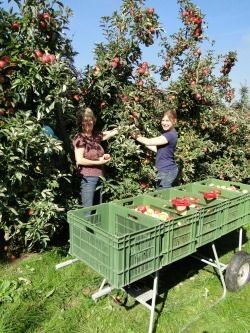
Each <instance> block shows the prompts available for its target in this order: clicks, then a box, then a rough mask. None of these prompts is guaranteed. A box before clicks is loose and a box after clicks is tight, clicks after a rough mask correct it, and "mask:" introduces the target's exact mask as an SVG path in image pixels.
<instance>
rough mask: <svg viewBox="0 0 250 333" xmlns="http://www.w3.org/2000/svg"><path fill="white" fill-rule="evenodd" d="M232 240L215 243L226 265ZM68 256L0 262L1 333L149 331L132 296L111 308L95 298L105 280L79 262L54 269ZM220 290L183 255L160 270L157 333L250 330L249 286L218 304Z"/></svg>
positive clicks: (61, 251) (208, 271)
mask: <svg viewBox="0 0 250 333" xmlns="http://www.w3.org/2000/svg"><path fill="white" fill-rule="evenodd" d="M249 238H250V227H248V229H246V235H245V241H244V247H243V249H244V250H246V251H248V252H249V253H250V241H248V240H247V239H249ZM237 241H238V234H237V232H234V233H231V234H229V235H227V236H225V237H223V238H222V239H221V240H218V241H217V242H216V247H217V250H218V253H219V256H220V260H221V261H222V262H225V263H227V262H228V261H229V260H230V258H231V257H232V255H233V253H234V250H235V249H236V248H237ZM203 250H204V251H205V252H206V251H208V250H210V247H204V248H203ZM67 259H69V257H68V256H67V251H66V248H63V247H61V248H53V249H51V250H50V251H47V252H44V253H36V254H31V255H26V256H23V257H21V258H20V259H16V260H15V261H13V262H11V263H4V262H2V263H1V264H0V283H1V282H2V284H0V332H1V333H31V332H32V333H52V332H53V333H69V332H70V333H85V332H86V333H124V332H126V333H135V332H136V333H145V332H147V331H148V324H149V311H148V310H147V309H146V308H145V307H144V306H142V305H140V304H138V303H136V302H135V301H134V299H132V298H129V300H128V304H127V305H126V307H121V306H118V305H116V304H115V303H114V301H113V299H112V298H111V297H110V295H109V296H106V297H103V298H101V299H99V300H98V302H97V303H94V302H93V301H92V298H91V294H92V293H93V292H94V291H96V290H97V289H98V288H99V286H100V283H101V281H102V277H100V276H99V275H98V274H97V273H95V272H94V271H93V270H91V269H90V268H89V267H87V266H86V265H85V264H83V263H82V262H77V263H74V264H73V265H70V266H68V267H65V268H63V269H61V270H58V271H56V270H55V265H56V264H58V263H60V262H63V261H66V260H67ZM144 282H145V283H147V282H149V278H147V279H144ZM6 283H8V284H9V285H8V287H6V288H4V285H5V286H6ZM1 286H2V288H1ZM222 291H223V289H222V287H221V284H220V280H219V278H218V276H217V275H216V274H215V272H214V270H213V268H212V267H211V266H207V265H205V264H203V263H201V262H200V261H196V260H195V259H193V258H191V257H187V258H185V259H183V260H180V261H178V262H176V263H173V264H172V265H168V266H166V267H165V268H164V269H162V270H161V271H160V278H159V296H160V297H159V299H158V302H157V310H158V312H159V314H158V316H157V317H156V323H155V328H156V333H163V332H164V333H181V332H185V333H224V332H227V333H248V332H250V316H249V308H250V284H248V285H246V286H245V287H244V288H243V289H241V290H240V291H239V292H237V293H230V292H228V293H227V296H226V298H225V299H223V300H221V301H219V302H218V300H219V299H220V297H221V295H222ZM1 300H2V303H1Z"/></svg>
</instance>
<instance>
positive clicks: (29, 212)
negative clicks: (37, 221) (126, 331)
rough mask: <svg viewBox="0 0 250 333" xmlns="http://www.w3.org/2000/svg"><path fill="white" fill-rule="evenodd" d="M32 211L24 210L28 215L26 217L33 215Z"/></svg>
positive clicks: (30, 209) (29, 209)
mask: <svg viewBox="0 0 250 333" xmlns="http://www.w3.org/2000/svg"><path fill="white" fill-rule="evenodd" d="M33 213H34V212H33V209H32V208H28V209H27V210H26V214H27V215H28V216H31V215H33Z"/></svg>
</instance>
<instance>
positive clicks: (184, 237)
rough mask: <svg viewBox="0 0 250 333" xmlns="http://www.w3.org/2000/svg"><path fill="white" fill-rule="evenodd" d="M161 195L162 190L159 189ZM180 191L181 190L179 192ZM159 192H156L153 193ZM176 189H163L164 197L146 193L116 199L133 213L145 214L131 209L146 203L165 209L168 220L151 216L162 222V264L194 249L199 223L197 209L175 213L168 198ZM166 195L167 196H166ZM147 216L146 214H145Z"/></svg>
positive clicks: (154, 219) (175, 192) (174, 194)
mask: <svg viewBox="0 0 250 333" xmlns="http://www.w3.org/2000/svg"><path fill="white" fill-rule="evenodd" d="M160 192H161V195H162V194H163V191H160ZM181 193H182V192H181ZM156 194H159V193H158V192H157V193H155V194H154V195H156ZM178 194H179V192H178V191H174V190H172V189H167V190H164V195H163V196H164V198H162V197H155V196H154V195H153V196H151V193H148V194H147V195H141V196H137V197H133V198H128V199H123V200H119V201H116V203H117V204H118V205H121V206H123V207H127V208H128V209H129V210H131V211H132V212H133V214H135V215H141V216H147V215H144V214H142V213H139V212H136V211H134V210H133V209H134V208H135V207H137V206H140V205H148V206H150V208H152V209H157V210H161V211H165V212H167V213H169V214H170V216H171V217H172V219H171V220H170V221H164V222H163V221H161V220H157V218H154V217H151V219H152V221H155V222H153V223H162V224H163V226H164V234H163V237H162V246H161V249H162V266H165V265H167V264H169V263H172V262H174V261H177V260H179V259H181V258H183V257H185V256H187V255H189V254H192V253H194V252H195V251H196V245H197V242H196V233H197V227H198V225H199V211H198V210H194V211H192V210H191V209H190V210H189V211H188V213H187V214H186V215H185V216H181V215H178V214H176V211H175V209H174V208H173V207H172V204H171V203H170V201H169V199H170V198H171V197H172V198H174V197H176V196H177V195H178ZM166 197H167V198H166ZM147 217H148V216H147Z"/></svg>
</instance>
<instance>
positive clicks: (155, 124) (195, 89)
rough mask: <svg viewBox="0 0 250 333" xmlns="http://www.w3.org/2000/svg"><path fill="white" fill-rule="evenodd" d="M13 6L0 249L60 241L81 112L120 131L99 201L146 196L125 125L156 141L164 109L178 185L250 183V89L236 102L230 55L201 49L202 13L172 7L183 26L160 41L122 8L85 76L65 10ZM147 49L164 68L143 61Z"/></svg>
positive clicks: (159, 32) (130, 2)
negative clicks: (155, 51)
mask: <svg viewBox="0 0 250 333" xmlns="http://www.w3.org/2000/svg"><path fill="white" fill-rule="evenodd" d="M14 2H15V3H17V4H18V7H19V11H18V12H15V11H14V10H10V11H6V10H4V9H3V8H1V9H0V32H1V34H0V36H1V37H0V83H1V86H0V125H1V127H0V138H1V141H0V155H1V160H0V170H1V171H0V173H1V180H0V196H1V203H0V207H1V210H0V211H1V215H0V230H1V235H0V237H1V239H2V241H1V247H2V249H3V247H4V246H5V249H6V248H7V250H8V251H9V252H13V251H15V249H16V250H17V249H19V250H20V249H26V250H33V249H38V248H44V247H46V246H47V244H48V242H50V241H51V240H52V241H53V240H54V239H55V238H57V239H58V237H60V238H61V237H62V234H63V233H64V232H65V230H66V229H65V225H66V212H67V211H68V210H69V209H71V208H74V207H76V206H77V205H78V204H79V201H78V200H79V196H78V191H79V179H78V178H77V177H76V174H75V169H74V159H73V152H72V147H71V144H70V142H71V139H72V137H73V135H74V134H75V132H76V130H77V125H76V123H77V114H78V111H79V109H81V108H83V107H85V106H90V107H92V108H93V109H94V111H95V113H96V115H97V117H98V124H97V126H98V127H99V128H100V129H111V128H113V127H116V126H118V127H119V135H118V136H117V137H115V138H113V139H112V140H110V142H109V143H108V145H106V146H105V149H106V151H107V152H109V153H110V154H111V156H112V160H111V162H110V164H109V165H108V167H107V169H106V180H105V181H104V199H105V200H106V201H108V200H112V199H115V198H123V197H128V196H131V195H136V194H138V193H143V192H145V191H150V190H152V189H153V188H154V184H155V170H154V156H153V155H152V154H151V153H149V152H148V151H146V150H145V149H144V148H143V147H142V146H140V145H138V144H137V143H135V141H134V140H133V139H132V138H131V136H130V134H131V128H132V129H133V128H138V129H139V130H140V131H141V132H142V133H143V134H144V135H145V136H152V135H156V134H158V133H159V131H160V126H159V120H160V117H161V114H162V112H163V111H164V110H166V109H169V108H172V109H175V110H177V114H178V126H177V130H178V133H179V141H178V149H177V152H176V158H177V162H178V164H179V165H180V167H181V172H180V175H179V178H178V183H187V182H192V181H194V180H199V179H203V178H208V177H210V176H213V177H217V178H220V179H225V180H237V181H241V182H246V183H249V174H250V172H249V152H250V150H249V122H248V121H246V120H247V119H249V100H248V92H247V90H246V89H243V90H242V92H241V99H240V100H239V101H238V102H237V103H232V99H233V95H234V91H233V89H232V88H231V86H230V82H231V81H230V71H231V70H232V68H233V66H234V65H235V64H236V62H237V54H236V52H235V51H229V52H228V54H226V55H215V54H214V51H213V49H212V44H211V49H210V50H207V51H206V52H201V48H200V46H201V45H202V43H203V42H204V41H205V40H206V41H207V40H208V37H207V36H206V22H205V15H204V14H203V13H202V12H201V11H200V10H199V9H198V8H197V7H196V6H195V4H194V3H193V2H191V1H189V0H179V1H177V2H178V4H179V8H180V10H179V13H177V15H178V17H179V19H180V29H179V30H178V31H177V32H176V33H175V34H173V35H171V36H167V35H166V33H165V32H164V29H163V26H162V24H161V22H160V17H159V15H158V14H157V13H156V12H155V11H154V9H153V8H146V6H145V2H144V1H142V0H124V1H123V4H122V6H121V8H120V10H119V11H116V12H114V13H113V14H112V15H111V16H109V17H103V18H102V20H101V28H102V29H103V32H104V33H105V36H106V42H105V43H100V44H96V45H95V52H94V57H95V60H96V65H95V66H87V67H86V68H85V69H84V70H83V71H82V72H81V71H78V70H77V69H76V68H75V67H74V63H73V59H74V55H75V51H74V50H73V49H72V46H71V40H69V39H68V37H67V35H66V34H65V31H66V29H67V25H68V20H69V17H70V15H71V14H72V13H71V10H70V9H69V8H66V7H64V6H63V4H62V3H61V2H60V1H48V0H41V1H39V2H37V1H34V0H25V1H13V3H14ZM153 44H154V45H155V44H157V45H158V48H159V58H160V59H162V65H161V66H156V65H154V64H150V63H148V62H147V59H144V56H143V49H144V48H146V47H150V46H152V45H153ZM162 87H163V88H162ZM44 126H50V127H51V128H52V129H53V130H54V133H55V135H48V133H46V131H45V127H44ZM52 134H53V133H52ZM4 243H6V244H5V245H4ZM6 246H7V247H6Z"/></svg>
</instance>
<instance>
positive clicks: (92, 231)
mask: <svg viewBox="0 0 250 333" xmlns="http://www.w3.org/2000/svg"><path fill="white" fill-rule="evenodd" d="M86 230H87V231H88V232H89V233H90V234H94V233H95V232H94V230H93V229H91V228H90V227H86Z"/></svg>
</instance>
